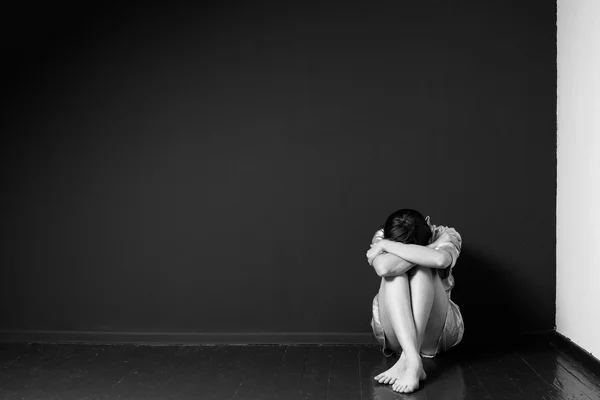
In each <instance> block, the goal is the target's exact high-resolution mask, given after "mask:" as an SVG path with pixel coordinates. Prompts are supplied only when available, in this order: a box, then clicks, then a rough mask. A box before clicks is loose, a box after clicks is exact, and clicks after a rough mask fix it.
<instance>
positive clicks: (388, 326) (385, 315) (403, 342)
mask: <svg viewBox="0 0 600 400" xmlns="http://www.w3.org/2000/svg"><path fill="white" fill-rule="evenodd" d="M447 306H448V299H447V296H446V294H445V291H444V288H443V286H442V284H441V280H440V278H439V275H438V274H437V273H435V271H432V270H431V269H429V268H424V267H414V268H413V269H411V270H410V271H409V273H408V274H403V275H400V276H396V277H392V278H384V279H382V283H381V287H380V291H379V307H380V314H381V323H382V326H383V329H384V331H385V334H386V338H387V341H388V342H389V347H390V348H391V349H392V350H394V351H397V352H399V351H401V350H402V354H401V356H400V359H399V360H398V362H397V363H396V364H395V365H394V366H393V367H392V368H390V369H389V370H387V371H385V372H384V373H382V374H380V375H378V376H377V377H375V379H376V380H378V381H379V382H381V383H394V382H395V383H396V385H394V386H395V390H396V389H397V390H398V391H402V392H411V391H413V390H415V389H416V388H417V387H418V385H419V379H424V378H425V373H424V371H423V367H422V365H423V364H422V361H421V357H420V355H419V351H423V352H424V353H433V352H435V350H436V346H437V341H438V338H439V335H440V333H441V331H442V329H443V326H444V320H445V317H446V310H447Z"/></svg>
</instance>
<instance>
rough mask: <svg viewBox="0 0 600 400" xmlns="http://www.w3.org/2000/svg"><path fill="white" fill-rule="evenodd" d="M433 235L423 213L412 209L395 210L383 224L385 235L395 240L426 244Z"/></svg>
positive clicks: (386, 237)
mask: <svg viewBox="0 0 600 400" xmlns="http://www.w3.org/2000/svg"><path fill="white" fill-rule="evenodd" d="M431 235H432V233H431V229H430V228H429V225H428V224H427V221H426V220H425V218H424V217H423V215H422V214H421V213H420V212H418V211H415V210H411V209H402V210H398V211H396V212H393V213H392V214H390V216H389V217H387V220H386V221H385V225H383V237H384V238H385V239H388V240H393V241H394V242H400V243H406V244H418V245H421V246H426V245H427V244H429V240H430V239H431Z"/></svg>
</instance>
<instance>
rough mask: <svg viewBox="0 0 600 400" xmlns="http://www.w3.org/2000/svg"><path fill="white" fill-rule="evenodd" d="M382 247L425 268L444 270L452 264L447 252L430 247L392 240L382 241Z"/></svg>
mask: <svg viewBox="0 0 600 400" xmlns="http://www.w3.org/2000/svg"><path fill="white" fill-rule="evenodd" d="M380 245H383V249H384V250H385V251H386V252H388V253H391V254H393V255H396V256H398V257H400V258H401V259H403V260H405V261H407V262H409V263H412V264H416V265H420V266H423V267H428V268H440V269H443V268H446V267H447V266H448V265H450V263H451V262H452V260H451V259H449V255H448V254H447V253H446V252H443V251H437V250H434V249H433V248H431V247H429V246H419V245H416V244H404V243H399V242H394V241H391V240H385V241H382V242H381V243H380Z"/></svg>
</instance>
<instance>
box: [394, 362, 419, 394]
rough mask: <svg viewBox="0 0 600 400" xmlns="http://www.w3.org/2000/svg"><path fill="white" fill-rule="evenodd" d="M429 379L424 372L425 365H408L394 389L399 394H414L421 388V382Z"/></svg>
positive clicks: (395, 383)
mask: <svg viewBox="0 0 600 400" xmlns="http://www.w3.org/2000/svg"><path fill="white" fill-rule="evenodd" d="M426 377H427V375H426V374H425V370H423V363H419V364H418V365H414V366H413V365H406V368H405V370H404V374H403V375H402V377H400V378H398V379H396V381H395V382H394V385H393V386H392V389H393V390H394V391H395V392H398V393H412V392H414V391H415V390H417V389H418V388H419V381H422V380H424V379H425V378H426Z"/></svg>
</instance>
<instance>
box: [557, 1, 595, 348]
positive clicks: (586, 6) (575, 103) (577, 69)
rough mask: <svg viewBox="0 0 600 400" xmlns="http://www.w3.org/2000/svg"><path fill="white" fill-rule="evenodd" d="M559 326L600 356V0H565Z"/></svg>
mask: <svg viewBox="0 0 600 400" xmlns="http://www.w3.org/2000/svg"><path fill="white" fill-rule="evenodd" d="M557 25H558V26H557V29H558V33H557V35H558V36H557V40H558V57H557V58H558V60H557V63H558V104H557V118H558V149H557V151H558V171H557V180H558V182H557V184H558V190H557V210H556V214H557V230H556V235H557V246H556V262H557V271H556V330H557V331H558V332H559V333H561V334H562V335H564V336H566V337H568V338H569V339H571V340H572V341H573V342H574V343H576V344H578V345H579V346H581V347H582V348H584V349H585V350H587V351H588V352H590V353H592V354H593V355H594V356H595V357H596V358H600V1H599V0H558V17H557Z"/></svg>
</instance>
